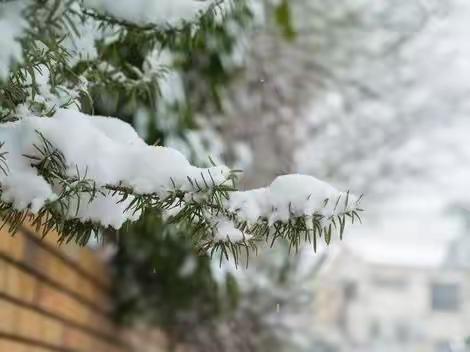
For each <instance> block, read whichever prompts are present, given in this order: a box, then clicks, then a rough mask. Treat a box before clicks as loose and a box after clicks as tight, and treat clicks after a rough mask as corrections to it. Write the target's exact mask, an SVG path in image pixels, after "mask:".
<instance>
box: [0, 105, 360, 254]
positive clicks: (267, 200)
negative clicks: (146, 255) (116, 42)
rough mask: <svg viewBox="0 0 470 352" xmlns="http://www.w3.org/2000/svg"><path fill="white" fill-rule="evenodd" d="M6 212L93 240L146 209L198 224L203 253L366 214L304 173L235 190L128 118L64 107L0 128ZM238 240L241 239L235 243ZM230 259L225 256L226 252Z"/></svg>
mask: <svg viewBox="0 0 470 352" xmlns="http://www.w3.org/2000/svg"><path fill="white" fill-rule="evenodd" d="M0 142H1V143H2V145H1V148H0V168H1V170H2V171H3V172H2V173H0V190H1V194H0V200H1V203H0V211H3V213H0V215H1V216H2V217H3V218H4V221H7V222H8V221H9V222H12V221H13V222H16V223H18V222H21V221H24V219H25V218H26V216H27V215H28V214H35V216H36V217H35V219H39V220H36V224H38V225H40V226H44V224H45V226H46V227H48V228H52V227H57V228H58V229H59V232H60V231H63V232H64V233H65V235H64V237H66V238H74V237H75V236H77V233H78V234H79V235H78V237H79V240H80V238H81V240H80V241H82V242H83V243H86V241H87V238H89V235H90V233H91V232H92V231H97V230H99V228H100V227H108V226H111V227H114V228H115V229H119V228H120V227H121V226H122V225H123V224H124V223H125V222H127V221H136V220H138V219H139V218H140V216H141V214H142V213H143V211H144V210H146V209H157V210H160V211H164V212H166V213H167V215H168V216H169V218H170V219H171V220H172V221H175V222H179V223H184V224H188V225H190V226H192V228H193V233H192V236H193V237H195V238H196V239H197V241H198V243H201V244H202V249H203V250H210V249H211V248H212V249H214V248H215V249H217V248H222V251H223V252H224V253H225V254H226V251H227V250H226V247H224V246H229V247H230V249H231V250H232V252H233V253H234V256H235V258H236V260H237V258H238V257H239V255H240V251H241V249H240V248H241V247H247V246H255V243H256V242H259V241H266V240H268V237H269V238H271V239H272V242H274V241H275V240H276V239H278V238H287V239H288V240H289V241H290V242H291V245H292V246H295V247H298V245H299V243H300V241H301V240H304V239H305V240H307V241H310V242H313V243H314V248H316V240H317V236H319V237H322V236H325V241H326V242H327V243H329V241H330V238H331V236H332V233H334V232H337V233H339V235H340V236H341V235H342V233H343V230H344V226H345V223H346V217H349V218H351V219H352V221H354V219H355V217H357V218H359V216H358V214H357V211H360V209H358V200H357V199H356V198H355V197H353V196H350V195H349V193H342V192H339V191H337V190H336V189H335V188H333V187H332V186H330V185H329V184H327V183H325V182H323V181H320V180H317V179H316V178H314V177H312V176H306V175H285V176H280V177H277V178H276V179H275V180H274V181H273V182H272V184H271V185H270V186H269V187H266V188H260V189H254V190H249V191H243V192H240V191H236V189H235V188H234V173H233V172H232V171H231V170H230V169H228V168H227V167H226V166H213V167H210V168H199V167H195V166H193V165H191V164H190V163H189V161H188V160H187V159H186V158H185V157H184V156H183V155H182V154H181V153H180V152H178V151H177V150H175V149H173V148H167V147H159V146H152V145H148V144H146V143H145V142H144V141H143V140H142V139H141V138H140V137H139V136H138V135H137V133H136V132H135V130H134V129H133V128H132V127H131V126H130V125H129V124H127V123H125V122H123V121H121V120H118V119H115V118H109V117H101V116H88V115H85V114H83V113H81V112H78V111H75V110H71V109H59V110H58V111H57V112H56V113H55V114H54V115H53V116H52V117H51V118H44V117H37V116H25V117H23V118H22V119H20V120H17V121H14V122H8V123H4V124H1V125H0ZM237 245H240V246H237ZM226 256H227V255H226Z"/></svg>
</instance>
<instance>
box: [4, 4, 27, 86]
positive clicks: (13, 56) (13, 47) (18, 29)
mask: <svg viewBox="0 0 470 352" xmlns="http://www.w3.org/2000/svg"><path fill="white" fill-rule="evenodd" d="M25 3H27V2H26V1H24V2H21V1H14V2H8V3H0V33H1V35H0V81H1V80H5V79H7V78H8V75H9V73H10V67H11V65H12V64H14V63H19V62H21V61H22V60H23V49H22V47H21V44H20V42H19V41H18V40H19V39H20V38H21V36H22V35H23V31H24V29H25V28H27V22H26V20H25V19H24V18H23V16H22V11H23V9H24V7H25Z"/></svg>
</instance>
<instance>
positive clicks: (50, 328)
mask: <svg viewBox="0 0 470 352" xmlns="http://www.w3.org/2000/svg"><path fill="white" fill-rule="evenodd" d="M40 331H41V339H42V340H43V341H44V342H47V343H49V344H51V345H57V346H60V345H61V344H62V341H63V337H64V326H63V324H62V323H61V322H60V321H58V320H55V319H51V318H47V317H43V320H42V322H41V330H40Z"/></svg>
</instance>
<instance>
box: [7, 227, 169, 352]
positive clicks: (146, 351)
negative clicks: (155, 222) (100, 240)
mask: <svg viewBox="0 0 470 352" xmlns="http://www.w3.org/2000/svg"><path fill="white" fill-rule="evenodd" d="M109 278H110V275H109V272H108V268H107V267H106V265H105V264H104V263H102V262H101V261H100V260H99V258H98V256H97V255H96V254H95V253H94V252H93V251H92V250H90V249H88V248H80V247H78V246H76V245H74V244H64V245H62V246H60V247H58V246H57V234H54V233H52V234H50V235H48V236H47V237H46V238H45V239H44V240H40V238H39V237H38V236H37V235H36V234H35V233H34V231H32V230H31V229H29V228H27V227H24V228H21V229H20V231H19V232H18V233H17V234H16V235H15V236H14V237H11V235H10V234H8V233H7V231H5V230H1V231H0V352H51V351H57V352H87V351H93V352H131V351H132V352H133V351H138V352H153V351H155V352H158V351H164V350H165V349H164V346H165V341H164V338H163V336H162V334H161V333H159V332H158V331H152V332H148V331H128V330H124V329H123V328H121V327H119V326H116V324H114V323H113V321H112V319H111V310H112V298H111V296H110V281H109Z"/></svg>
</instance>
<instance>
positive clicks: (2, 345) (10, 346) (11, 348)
mask: <svg viewBox="0 0 470 352" xmlns="http://www.w3.org/2000/svg"><path fill="white" fill-rule="evenodd" d="M0 351H2V352H3V351H5V352H7V351H8V352H30V351H31V347H30V346H27V345H25V344H21V343H17V342H13V341H9V340H0Z"/></svg>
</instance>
